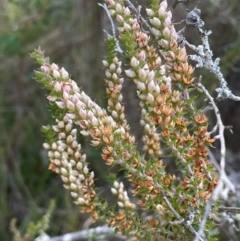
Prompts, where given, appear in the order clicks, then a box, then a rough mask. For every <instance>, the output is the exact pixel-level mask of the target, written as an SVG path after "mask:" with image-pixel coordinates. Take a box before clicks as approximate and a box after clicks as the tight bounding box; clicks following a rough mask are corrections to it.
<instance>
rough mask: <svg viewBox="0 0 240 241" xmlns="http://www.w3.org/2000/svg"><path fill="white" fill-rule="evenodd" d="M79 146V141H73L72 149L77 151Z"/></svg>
mask: <svg viewBox="0 0 240 241" xmlns="http://www.w3.org/2000/svg"><path fill="white" fill-rule="evenodd" d="M77 146H78V142H77V141H73V142H72V148H74V149H75V148H76V147H77Z"/></svg>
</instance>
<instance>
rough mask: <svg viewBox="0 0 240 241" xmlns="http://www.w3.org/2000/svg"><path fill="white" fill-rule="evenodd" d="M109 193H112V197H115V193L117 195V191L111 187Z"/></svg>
mask: <svg viewBox="0 0 240 241" xmlns="http://www.w3.org/2000/svg"><path fill="white" fill-rule="evenodd" d="M111 192H112V194H114V195H117V193H118V192H117V190H116V189H115V188H113V187H112V188H111Z"/></svg>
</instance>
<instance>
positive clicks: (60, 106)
mask: <svg viewBox="0 0 240 241" xmlns="http://www.w3.org/2000/svg"><path fill="white" fill-rule="evenodd" d="M56 105H57V106H58V107H59V108H60V109H64V108H65V103H64V102H63V101H56Z"/></svg>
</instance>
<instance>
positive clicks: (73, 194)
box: [70, 192, 78, 198]
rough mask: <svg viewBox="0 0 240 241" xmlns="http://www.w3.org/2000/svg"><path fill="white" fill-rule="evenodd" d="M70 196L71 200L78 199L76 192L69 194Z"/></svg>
mask: <svg viewBox="0 0 240 241" xmlns="http://www.w3.org/2000/svg"><path fill="white" fill-rule="evenodd" d="M70 194H71V196H72V197H73V198H77V197H78V194H77V193H76V192H70Z"/></svg>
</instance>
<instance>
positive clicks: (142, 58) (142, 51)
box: [138, 50, 146, 61]
mask: <svg viewBox="0 0 240 241" xmlns="http://www.w3.org/2000/svg"><path fill="white" fill-rule="evenodd" d="M138 57H139V59H140V60H142V61H145V60H146V51H145V50H141V52H140V53H139V55H138Z"/></svg>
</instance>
